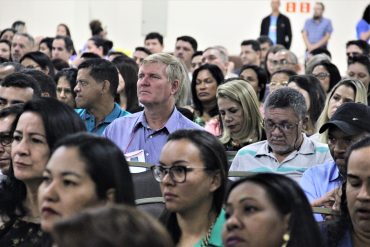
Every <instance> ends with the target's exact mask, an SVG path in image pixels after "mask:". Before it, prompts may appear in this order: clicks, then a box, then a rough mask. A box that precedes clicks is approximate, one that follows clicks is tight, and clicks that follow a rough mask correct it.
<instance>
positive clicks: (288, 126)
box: [263, 120, 299, 133]
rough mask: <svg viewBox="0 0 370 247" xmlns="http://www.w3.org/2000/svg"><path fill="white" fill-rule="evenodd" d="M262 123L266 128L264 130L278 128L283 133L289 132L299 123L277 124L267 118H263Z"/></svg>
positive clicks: (268, 130) (269, 130)
mask: <svg viewBox="0 0 370 247" xmlns="http://www.w3.org/2000/svg"><path fill="white" fill-rule="evenodd" d="M263 125H264V127H265V129H266V132H271V131H274V130H275V128H278V129H279V130H280V131H282V132H284V133H290V132H292V131H293V130H294V129H295V128H296V127H297V126H298V125H299V123H294V124H293V123H281V124H277V123H274V122H272V121H269V120H267V121H266V120H263Z"/></svg>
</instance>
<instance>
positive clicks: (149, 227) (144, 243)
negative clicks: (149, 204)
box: [52, 205, 174, 247]
mask: <svg viewBox="0 0 370 247" xmlns="http://www.w3.org/2000/svg"><path fill="white" fill-rule="evenodd" d="M52 236H53V239H54V240H55V243H56V245H57V246H58V247H103V246H104V247H107V246H109V247H122V246H129V247H173V246H174V245H173V243H172V240H171V237H170V236H169V234H168V232H167V231H166V229H165V228H164V227H163V226H162V225H161V224H160V223H159V222H158V221H157V220H156V219H154V218H153V217H152V216H150V215H148V214H146V213H144V212H142V211H140V210H139V209H136V208H133V207H128V206H124V205H112V206H106V207H103V208H97V209H95V208H94V209H88V210H84V211H83V212H81V213H79V214H77V215H75V216H73V217H71V218H68V219H64V220H62V221H60V222H58V223H56V224H55V226H54V227H53V230H52Z"/></svg>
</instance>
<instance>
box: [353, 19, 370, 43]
mask: <svg viewBox="0 0 370 247" xmlns="http://www.w3.org/2000/svg"><path fill="white" fill-rule="evenodd" d="M369 30H370V24H369V23H367V22H366V21H365V20H364V19H361V20H360V21H359V22H358V23H357V25H356V33H357V39H361V37H360V35H361V33H365V32H367V31H369ZM367 42H370V39H368V40H367Z"/></svg>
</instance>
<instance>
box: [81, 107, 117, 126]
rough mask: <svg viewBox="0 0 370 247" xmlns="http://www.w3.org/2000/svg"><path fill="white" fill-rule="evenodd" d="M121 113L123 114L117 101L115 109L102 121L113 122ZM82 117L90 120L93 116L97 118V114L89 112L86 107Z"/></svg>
mask: <svg viewBox="0 0 370 247" xmlns="http://www.w3.org/2000/svg"><path fill="white" fill-rule="evenodd" d="M120 114H121V107H120V106H119V105H118V104H117V103H114V107H113V110H112V111H111V112H110V113H109V114H108V115H107V116H106V117H105V118H104V120H103V122H102V123H111V122H113V120H115V119H116V118H118V117H119V116H120ZM81 118H82V119H83V120H89V119H90V118H93V119H94V120H95V116H94V115H93V114H91V113H89V112H88V111H87V110H86V109H82V112H81Z"/></svg>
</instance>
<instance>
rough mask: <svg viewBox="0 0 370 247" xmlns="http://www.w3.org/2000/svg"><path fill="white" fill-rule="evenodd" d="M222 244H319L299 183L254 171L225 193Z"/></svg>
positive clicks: (290, 246) (304, 246)
mask: <svg viewBox="0 0 370 247" xmlns="http://www.w3.org/2000/svg"><path fill="white" fill-rule="evenodd" d="M225 211H226V213H225V218H226V222H225V225H224V229H223V232H222V239H223V243H224V246H226V247H229V246H241V247H242V246H249V247H260V246H268V247H280V246H288V247H320V246H323V245H322V242H321V238H320V232H319V228H318V226H317V225H316V222H315V220H314V218H313V216H312V209H311V206H310V204H309V202H308V200H307V198H306V196H305V194H304V192H303V191H302V189H301V188H300V187H299V185H298V184H297V183H296V182H295V181H293V180H292V179H290V178H288V177H286V176H284V175H280V174H274V173H256V174H254V175H251V176H248V177H246V178H244V179H242V180H238V181H237V182H235V183H234V184H232V185H231V187H230V189H229V192H228V194H227V196H226V209H225Z"/></svg>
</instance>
